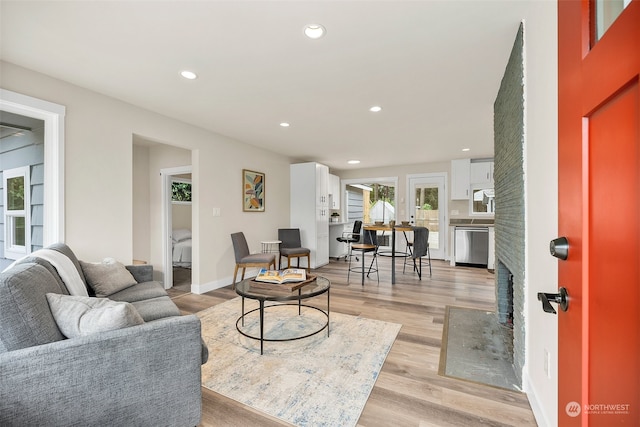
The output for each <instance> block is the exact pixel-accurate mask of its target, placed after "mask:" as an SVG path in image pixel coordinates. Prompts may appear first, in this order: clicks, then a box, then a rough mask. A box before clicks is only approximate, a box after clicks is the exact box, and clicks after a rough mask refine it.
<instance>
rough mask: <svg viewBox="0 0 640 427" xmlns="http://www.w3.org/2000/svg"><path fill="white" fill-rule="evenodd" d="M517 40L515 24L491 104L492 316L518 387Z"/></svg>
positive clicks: (521, 328)
mask: <svg viewBox="0 0 640 427" xmlns="http://www.w3.org/2000/svg"><path fill="white" fill-rule="evenodd" d="M523 37H524V35H523V27H522V24H521V25H520V27H519V29H518V33H517V35H516V38H515V42H514V44H513V48H512V51H511V55H510V57H509V61H508V63H507V66H506V69H505V73H504V76H503V78H502V82H501V84H500V89H499V91H498V95H497V97H496V100H495V102H494V151H495V156H494V162H495V163H494V181H495V195H496V212H495V243H496V279H495V280H496V305H497V307H496V312H497V317H498V321H499V322H500V323H503V324H506V325H509V324H510V323H511V324H512V325H513V352H514V355H513V356H514V357H513V361H514V370H515V373H516V376H517V377H518V380H519V381H521V382H522V368H523V366H524V360H525V323H524V277H525V276H524V267H525V242H524V239H525V215H524V157H523V156H524V108H525V107H524V106H525V103H524V82H525V80H524V63H523V61H524V56H523V46H524V45H523V42H524V39H523ZM510 326H511V325H510Z"/></svg>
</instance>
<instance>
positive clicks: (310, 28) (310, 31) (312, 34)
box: [304, 24, 327, 40]
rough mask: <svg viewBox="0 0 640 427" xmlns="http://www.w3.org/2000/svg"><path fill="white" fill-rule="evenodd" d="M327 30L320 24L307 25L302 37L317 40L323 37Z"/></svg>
mask: <svg viewBox="0 0 640 427" xmlns="http://www.w3.org/2000/svg"><path fill="white" fill-rule="evenodd" d="M326 32H327V30H325V29H324V27H323V26H322V25H320V24H309V25H307V26H305V27H304V35H305V36H307V37H309V38H310V39H314V40H315V39H319V38H320V37H322V36H324V35H325V33H326Z"/></svg>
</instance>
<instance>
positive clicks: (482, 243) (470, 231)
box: [454, 227, 489, 266]
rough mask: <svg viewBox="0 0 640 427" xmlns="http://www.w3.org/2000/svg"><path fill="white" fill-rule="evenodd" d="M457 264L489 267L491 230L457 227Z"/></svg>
mask: <svg viewBox="0 0 640 427" xmlns="http://www.w3.org/2000/svg"><path fill="white" fill-rule="evenodd" d="M455 234H456V241H455V243H456V245H455V249H454V250H455V256H456V258H455V259H456V264H476V265H483V266H487V264H488V262H489V229H488V228H487V227H456V229H455Z"/></svg>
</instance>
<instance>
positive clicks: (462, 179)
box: [451, 159, 493, 200]
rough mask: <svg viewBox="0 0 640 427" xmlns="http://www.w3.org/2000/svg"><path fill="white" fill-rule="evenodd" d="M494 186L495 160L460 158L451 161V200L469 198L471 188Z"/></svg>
mask: <svg viewBox="0 0 640 427" xmlns="http://www.w3.org/2000/svg"><path fill="white" fill-rule="evenodd" d="M477 184H482V185H481V187H484V188H493V161H491V160H471V159H459V160H452V161H451V200H469V199H470V198H471V188H472V187H473V188H478V186H477Z"/></svg>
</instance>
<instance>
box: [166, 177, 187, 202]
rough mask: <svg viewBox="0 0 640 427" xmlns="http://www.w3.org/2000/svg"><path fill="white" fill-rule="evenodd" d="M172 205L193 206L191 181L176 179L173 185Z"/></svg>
mask: <svg viewBox="0 0 640 427" xmlns="http://www.w3.org/2000/svg"><path fill="white" fill-rule="evenodd" d="M171 203H178V204H180V203H188V204H191V180H187V179H175V178H174V180H173V182H172V183H171Z"/></svg>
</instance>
